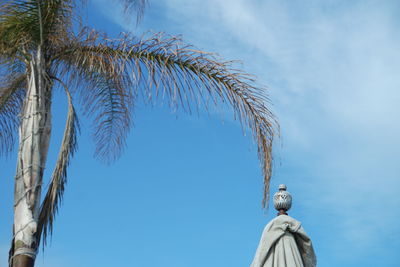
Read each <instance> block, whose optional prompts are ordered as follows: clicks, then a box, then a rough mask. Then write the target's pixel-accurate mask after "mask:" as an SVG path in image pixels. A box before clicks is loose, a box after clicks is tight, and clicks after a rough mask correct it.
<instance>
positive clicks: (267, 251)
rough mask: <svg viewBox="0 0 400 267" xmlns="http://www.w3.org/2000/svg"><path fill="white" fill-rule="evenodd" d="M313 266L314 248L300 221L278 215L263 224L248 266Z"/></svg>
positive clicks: (314, 258) (314, 260)
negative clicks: (251, 260)
mask: <svg viewBox="0 0 400 267" xmlns="http://www.w3.org/2000/svg"><path fill="white" fill-rule="evenodd" d="M315 266H317V260H316V256H315V253H314V249H313V246H312V243H311V240H310V238H309V237H308V235H307V234H306V232H305V231H304V229H303V227H302V226H301V223H300V222H299V221H297V220H295V219H293V218H292V217H290V216H287V215H279V216H278V217H276V218H275V219H273V220H272V221H270V222H269V223H268V224H267V226H265V228H264V231H263V233H262V236H261V240H260V243H259V245H258V248H257V251H256V255H255V256H254V259H253V262H252V264H251V266H250V267H315Z"/></svg>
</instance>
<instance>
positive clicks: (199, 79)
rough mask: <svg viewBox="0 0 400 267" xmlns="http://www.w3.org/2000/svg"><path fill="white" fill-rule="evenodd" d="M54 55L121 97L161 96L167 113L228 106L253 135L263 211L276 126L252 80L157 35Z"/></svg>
mask: <svg viewBox="0 0 400 267" xmlns="http://www.w3.org/2000/svg"><path fill="white" fill-rule="evenodd" d="M55 54H56V57H57V59H58V60H61V61H63V62H65V64H67V65H72V66H74V67H75V68H79V66H84V67H81V71H84V72H89V73H97V74H99V73H108V75H109V76H108V77H109V78H112V80H115V79H116V80H118V81H119V82H118V83H117V84H118V86H120V87H121V90H122V91H121V94H124V92H126V90H128V89H129V88H133V95H136V94H137V90H138V89H140V88H143V89H144V92H145V95H146V96H147V98H148V99H149V100H150V101H151V99H153V98H154V96H158V95H163V96H166V97H167V98H168V99H169V102H170V105H171V106H172V107H177V106H183V107H189V108H190V106H198V105H201V104H203V105H204V106H206V107H207V106H208V105H209V102H210V100H211V101H212V102H214V103H217V104H218V103H221V102H223V103H229V104H230V106H232V107H233V109H234V113H235V118H237V119H238V120H239V121H240V122H241V124H242V125H243V126H247V127H249V128H250V129H251V130H252V133H253V136H254V139H255V141H256V142H257V144H258V156H259V158H260V161H261V164H262V171H263V175H264V200H263V205H264V206H266V205H267V199H268V193H269V181H270V177H271V162H272V151H271V149H272V142H273V138H274V135H275V134H276V132H277V130H278V124H277V121H276V119H275V117H274V115H273V114H272V112H271V111H270V110H269V108H268V106H267V105H268V104H269V100H268V97H267V95H266V88H265V87H262V86H261V87H260V86H258V85H257V84H256V82H255V80H254V78H253V77H252V76H250V75H248V74H247V73H245V72H243V71H241V70H238V69H235V68H234V67H233V64H234V63H233V62H232V61H228V62H224V61H220V60H219V59H217V58H216V56H215V55H213V54H210V53H205V52H202V51H199V50H198V49H196V48H194V47H192V46H189V45H185V44H184V43H182V41H181V40H180V39H179V38H175V37H168V36H167V37H165V36H163V35H161V34H156V35H154V36H151V37H150V38H147V39H144V38H142V39H136V38H133V37H130V36H126V35H125V36H122V37H121V38H119V39H114V40H110V39H108V38H107V37H106V36H104V35H101V34H98V33H93V32H90V33H88V34H87V35H86V36H82V35H81V36H78V37H77V38H76V39H75V40H71V41H70V43H69V44H66V46H65V47H61V48H60V50H59V52H57V53H55ZM103 77H107V76H103ZM132 85H134V86H133V87H132ZM95 97H96V96H95ZM92 101H93V100H92ZM89 102H90V101H89Z"/></svg>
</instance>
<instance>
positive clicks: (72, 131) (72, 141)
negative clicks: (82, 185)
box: [37, 79, 79, 246]
mask: <svg viewBox="0 0 400 267" xmlns="http://www.w3.org/2000/svg"><path fill="white" fill-rule="evenodd" d="M55 80H57V81H59V82H61V81H60V80H59V79H55ZM62 85H63V86H64V88H65V92H66V94H67V97H68V115H67V122H66V127H65V130H64V136H63V139H62V143H61V148H60V152H59V155H58V159H57V162H56V166H55V169H54V171H53V174H52V177H51V181H50V184H49V188H48V190H47V193H46V196H45V198H44V200H43V202H42V205H41V208H40V215H39V221H38V230H37V231H38V232H37V233H38V235H37V236H38V239H39V240H40V238H41V237H43V246H44V245H45V244H46V240H47V236H48V235H49V234H51V233H52V231H53V223H54V219H55V216H56V213H57V210H58V207H59V205H60V202H61V200H62V197H63V193H64V188H65V184H66V182H67V167H68V165H69V163H70V159H71V158H72V156H73V154H74V153H75V151H76V149H77V133H78V131H79V123H78V120H77V116H76V113H75V108H74V106H73V103H72V97H71V94H70V92H69V90H68V88H67V87H66V86H65V85H64V83H62ZM38 243H39V241H38Z"/></svg>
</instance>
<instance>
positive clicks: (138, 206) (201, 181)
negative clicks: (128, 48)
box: [0, 0, 400, 267]
mask: <svg viewBox="0 0 400 267" xmlns="http://www.w3.org/2000/svg"><path fill="white" fill-rule="evenodd" d="M399 10H400V5H399V3H398V1H356V0H355V1H340V0H335V1H334V0H327V1H313V0H310V1H278V0H275V1H255V0H247V1H245V0H230V1H229V2H228V1H226V0H225V1H223V0H201V1H200V0H190V1H189V0H168V1H167V0H159V1H150V6H149V7H148V9H147V11H146V14H145V17H144V20H143V21H142V23H141V24H140V25H139V26H138V27H135V25H134V24H129V23H127V22H126V20H125V19H124V17H123V16H121V15H120V12H119V11H120V10H119V8H118V7H117V6H116V5H115V4H110V2H109V1H106V0H96V1H94V2H92V4H91V5H90V9H89V11H88V12H87V16H88V19H89V22H90V23H91V25H94V26H96V27H99V28H101V29H103V30H105V31H108V32H110V33H111V34H115V33H117V32H119V31H133V32H134V33H137V34H142V33H143V32H145V31H148V30H150V31H151V32H159V31H164V32H167V33H170V34H173V35H178V34H181V35H182V37H183V39H184V40H185V41H187V42H188V43H192V44H195V45H196V46H197V47H199V48H201V49H203V50H206V51H212V52H217V53H218V54H219V55H220V56H221V57H223V58H225V59H239V60H241V61H242V62H243V63H242V65H241V67H242V68H243V69H245V70H246V71H248V72H250V73H253V74H255V75H256V76H257V77H258V81H259V82H260V83H263V84H266V85H268V87H269V95H270V98H271V102H272V103H273V110H274V111H275V113H276V115H277V117H278V119H279V122H280V125H281V138H280V140H279V141H278V142H277V143H276V146H275V151H274V153H275V163H274V173H273V179H272V185H271V187H272V190H273V191H272V193H273V192H274V191H275V188H277V185H278V184H280V183H285V184H287V186H288V190H289V191H290V192H291V193H292V195H293V198H294V205H293V207H292V210H291V212H290V215H292V216H293V217H295V218H296V219H298V220H299V221H301V222H302V223H303V226H304V228H305V229H306V231H307V232H308V233H309V235H310V236H311V238H312V240H313V243H314V247H315V250H316V254H317V258H318V263H319V264H318V266H322V267H324V266H363V267H365V266H398V262H399V261H400V256H399V254H398V251H399V250H400V241H399V240H398V237H399V236H400V230H399V227H398V226H397V224H396V222H397V221H398V220H399V219H400V212H399V209H398V207H399V205H400V194H399V193H398V188H399V185H400V181H399V173H400V172H399V171H400V164H399V163H398V159H399V153H400V152H399V151H400V139H399V138H398V137H399V136H400V123H399V119H398V114H400V113H399V111H400V107H399V104H398V103H399V102H400V92H399V90H398V89H399V87H400V76H399V75H398V70H399V69H400V50H399V47H400V34H399V28H400V27H399V26H400V21H399V18H398V13H399ZM54 106H55V108H54V113H55V115H54V118H55V119H54V125H55V131H54V134H55V135H54V138H53V140H52V144H53V146H52V149H51V151H50V160H49V165H48V169H47V175H49V173H51V170H52V167H51V166H53V164H54V157H55V156H56V155H57V146H58V144H59V140H60V139H61V137H60V135H61V133H62V127H63V125H64V118H65V110H66V104H65V99H64V96H62V95H57V96H56V99H55V105H54ZM134 119H135V127H134V129H133V130H132V131H131V134H130V135H129V139H128V149H127V150H126V151H125V153H124V154H123V156H122V157H121V158H120V159H119V160H118V161H117V162H116V163H114V164H112V165H109V166H107V165H102V164H101V163H99V162H98V161H96V160H94V159H93V157H92V154H93V144H92V143H91V141H90V134H89V132H90V125H89V124H88V123H87V122H86V121H85V120H84V119H82V120H83V121H82V122H83V124H84V125H83V129H82V134H81V138H80V142H79V146H80V148H79V152H78V153H77V155H76V157H75V158H74V160H73V162H72V165H71V168H70V172H69V183H68V186H67V191H66V194H65V201H64V204H63V206H62V208H61V210H60V213H59V216H58V217H57V220H56V228H55V232H54V236H53V239H52V242H51V244H50V245H49V246H48V247H47V248H46V250H45V252H44V255H43V253H41V254H40V255H39V256H38V260H37V266H39V267H50V266H52V267H64V266H76V267H87V266H99V267H103V266H141V267H153V266H167V267H200V266H201V267H204V266H207V267H213V266H215V267H216V266H218V267H220V266H230V267H236V266H237V267H242V266H248V265H250V262H251V260H252V257H253V255H254V252H255V249H256V246H257V244H258V241H259V238H260V235H261V231H262V229H263V227H264V226H265V224H266V223H267V222H268V221H269V220H270V219H271V218H273V217H274V216H275V212H274V210H273V209H272V208H270V209H269V210H268V211H267V212H265V211H263V210H262V209H261V205H260V203H261V198H262V194H261V189H262V179H261V172H260V169H259V163H258V160H257V157H256V147H255V145H254V143H253V141H252V140H251V138H250V136H249V135H247V136H243V134H242V130H241V128H240V125H239V124H238V122H236V121H234V120H233V119H232V114H230V113H229V112H226V113H221V112H211V113H210V114H206V113H204V112H200V114H199V116H197V115H195V116H189V115H186V114H183V113H180V112H178V113H173V112H172V111H171V110H169V109H168V108H167V107H164V106H161V105H156V106H155V107H147V106H145V105H143V103H140V104H139V105H138V107H137V109H136V110H135V116H134ZM0 168H1V170H2V171H1V172H0V181H1V187H0V253H1V254H0V266H6V260H7V255H6V253H7V250H8V247H9V240H10V236H11V234H10V230H11V223H12V191H13V183H12V177H13V175H14V170H15V157H12V156H11V157H10V158H8V159H5V160H2V161H1V162H0ZM126 261H128V262H129V264H126Z"/></svg>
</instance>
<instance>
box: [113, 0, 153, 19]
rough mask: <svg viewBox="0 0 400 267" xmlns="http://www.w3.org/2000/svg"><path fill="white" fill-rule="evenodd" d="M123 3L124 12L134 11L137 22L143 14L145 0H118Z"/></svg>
mask: <svg viewBox="0 0 400 267" xmlns="http://www.w3.org/2000/svg"><path fill="white" fill-rule="evenodd" d="M120 1H121V2H122V3H123V4H124V8H125V12H127V13H131V12H132V11H136V14H137V22H139V21H140V20H141V18H142V16H143V14H144V9H145V7H146V5H147V0H120Z"/></svg>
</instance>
